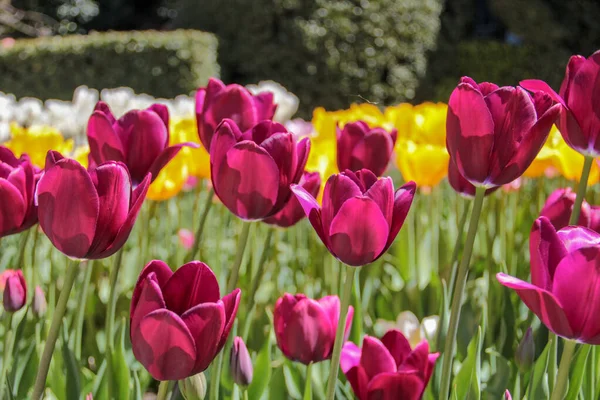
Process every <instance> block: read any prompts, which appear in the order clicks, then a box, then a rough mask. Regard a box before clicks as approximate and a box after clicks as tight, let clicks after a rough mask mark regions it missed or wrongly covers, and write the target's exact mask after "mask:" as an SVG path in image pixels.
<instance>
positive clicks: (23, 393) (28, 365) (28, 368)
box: [13, 341, 39, 399]
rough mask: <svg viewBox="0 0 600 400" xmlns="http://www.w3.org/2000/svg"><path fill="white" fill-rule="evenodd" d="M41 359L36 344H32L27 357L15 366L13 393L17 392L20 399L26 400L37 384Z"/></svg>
mask: <svg viewBox="0 0 600 400" xmlns="http://www.w3.org/2000/svg"><path fill="white" fill-rule="evenodd" d="M38 364H39V359H38V356H37V351H36V343H35V341H34V342H32V343H31V344H30V345H29V347H28V348H27V351H26V352H25V356H24V357H22V358H21V359H20V362H19V365H15V367H16V371H15V380H14V385H15V386H14V388H13V393H14V392H16V397H17V398H18V399H24V398H26V397H27V392H28V391H29V389H30V388H31V387H33V383H34V382H35V376H36V374H37V369H38Z"/></svg>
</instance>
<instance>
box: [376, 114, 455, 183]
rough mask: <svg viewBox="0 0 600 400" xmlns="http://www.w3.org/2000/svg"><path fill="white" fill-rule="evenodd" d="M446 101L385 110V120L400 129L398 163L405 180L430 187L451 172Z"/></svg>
mask: <svg viewBox="0 0 600 400" xmlns="http://www.w3.org/2000/svg"><path fill="white" fill-rule="evenodd" d="M447 109H448V106H447V105H446V104H444V103H429V102H427V103H422V104H419V105H416V106H413V105H411V104H408V103H401V104H398V105H396V106H391V107H387V108H386V109H385V117H386V119H387V120H388V121H389V122H390V123H391V124H392V126H393V127H395V128H396V129H397V130H398V140H397V141H396V165H397V166H398V169H399V170H400V172H401V173H402V176H403V178H404V179H405V180H406V181H415V182H416V183H417V186H419V187H421V188H431V187H434V186H436V185H437V184H439V183H440V181H441V180H442V179H444V177H445V176H446V175H447V174H448V161H449V159H450V157H449V155H448V151H447V150H446V112H447Z"/></svg>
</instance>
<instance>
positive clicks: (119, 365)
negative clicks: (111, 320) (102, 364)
mask: <svg viewBox="0 0 600 400" xmlns="http://www.w3.org/2000/svg"><path fill="white" fill-rule="evenodd" d="M126 328H127V324H126V322H125V319H123V320H122V321H121V324H120V327H119V332H118V336H117V338H118V341H117V343H116V345H115V349H114V352H113V353H112V360H111V361H112V372H113V382H114V383H115V385H116V394H117V398H118V399H119V400H129V395H130V393H131V391H130V389H129V384H130V381H131V377H130V375H129V366H128V365H127V361H126V360H125V330H126Z"/></svg>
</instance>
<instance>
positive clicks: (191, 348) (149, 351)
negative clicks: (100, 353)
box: [131, 309, 196, 381]
mask: <svg viewBox="0 0 600 400" xmlns="http://www.w3.org/2000/svg"><path fill="white" fill-rule="evenodd" d="M131 344H132V349H133V354H134V355H135V358H136V359H137V360H138V361H139V362H140V363H142V365H143V366H144V367H145V368H146V369H147V370H148V372H150V375H152V377H153V378H154V379H156V380H160V381H174V380H179V379H184V378H187V377H188V376H190V375H192V371H193V368H194V365H195V362H196V345H195V343H194V338H193V337H192V335H191V334H190V331H189V330H188V328H187V326H186V325H185V324H184V323H183V321H182V320H181V318H180V317H179V316H178V315H177V314H175V313H173V312H171V311H169V310H165V309H161V310H156V311H154V312H152V313H150V314H148V315H146V316H145V317H144V318H143V319H142V320H141V322H140V324H139V327H138V330H137V331H136V332H134V333H133V334H132V341H131Z"/></svg>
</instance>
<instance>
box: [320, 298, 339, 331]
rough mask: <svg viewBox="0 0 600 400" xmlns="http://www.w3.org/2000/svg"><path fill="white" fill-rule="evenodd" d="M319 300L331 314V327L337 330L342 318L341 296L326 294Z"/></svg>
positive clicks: (329, 314)
mask: <svg viewBox="0 0 600 400" xmlns="http://www.w3.org/2000/svg"><path fill="white" fill-rule="evenodd" d="M317 302H318V303H319V304H320V305H321V307H322V308H323V310H324V311H325V312H326V313H327V315H328V316H329V322H331V327H332V329H333V330H334V331H335V330H336V329H337V324H338V321H339V319H340V298H339V297H338V296H325V297H323V298H321V299H319V300H317Z"/></svg>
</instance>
